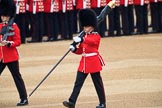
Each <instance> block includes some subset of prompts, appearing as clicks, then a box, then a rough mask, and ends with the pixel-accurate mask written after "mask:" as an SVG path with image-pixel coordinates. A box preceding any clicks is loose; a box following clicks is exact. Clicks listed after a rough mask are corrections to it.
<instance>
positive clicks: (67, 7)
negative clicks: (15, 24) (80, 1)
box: [59, 0, 74, 12]
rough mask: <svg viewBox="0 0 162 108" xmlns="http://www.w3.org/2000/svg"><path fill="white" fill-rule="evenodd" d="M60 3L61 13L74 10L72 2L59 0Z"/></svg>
mask: <svg viewBox="0 0 162 108" xmlns="http://www.w3.org/2000/svg"><path fill="white" fill-rule="evenodd" d="M59 1H60V10H62V12H66V11H72V10H74V4H73V0H59Z"/></svg>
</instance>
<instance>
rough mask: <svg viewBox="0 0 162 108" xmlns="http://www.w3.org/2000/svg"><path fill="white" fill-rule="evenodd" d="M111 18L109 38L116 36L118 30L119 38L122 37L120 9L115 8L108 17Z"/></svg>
mask: <svg viewBox="0 0 162 108" xmlns="http://www.w3.org/2000/svg"><path fill="white" fill-rule="evenodd" d="M108 17H109V36H114V31H115V30H116V32H117V33H116V34H115V35H117V36H120V35H121V25H120V7H118V6H117V7H115V8H114V9H113V10H112V11H111V12H110V13H109V15H108Z"/></svg>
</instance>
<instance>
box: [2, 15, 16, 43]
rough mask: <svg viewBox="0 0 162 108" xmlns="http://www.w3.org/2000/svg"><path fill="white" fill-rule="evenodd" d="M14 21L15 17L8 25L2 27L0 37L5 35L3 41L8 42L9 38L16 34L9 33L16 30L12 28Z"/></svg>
mask: <svg viewBox="0 0 162 108" xmlns="http://www.w3.org/2000/svg"><path fill="white" fill-rule="evenodd" d="M14 19H15V17H12V18H11V19H10V20H9V22H8V25H6V26H3V27H2V29H1V32H0V35H3V38H2V41H4V40H6V39H7V37H8V36H13V35H14V34H15V33H14V32H9V31H10V30H14V29H13V28H12V25H13V23H14Z"/></svg>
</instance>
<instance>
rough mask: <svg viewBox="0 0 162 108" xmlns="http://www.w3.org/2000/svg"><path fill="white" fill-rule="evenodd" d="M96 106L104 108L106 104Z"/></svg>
mask: <svg viewBox="0 0 162 108" xmlns="http://www.w3.org/2000/svg"><path fill="white" fill-rule="evenodd" d="M96 108H106V104H99V105H98V106H96Z"/></svg>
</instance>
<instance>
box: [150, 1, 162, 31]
mask: <svg viewBox="0 0 162 108" xmlns="http://www.w3.org/2000/svg"><path fill="white" fill-rule="evenodd" d="M160 3H162V0H161V2H160V1H159V0H150V10H151V25H152V32H154V33H159V32H162V5H160Z"/></svg>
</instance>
